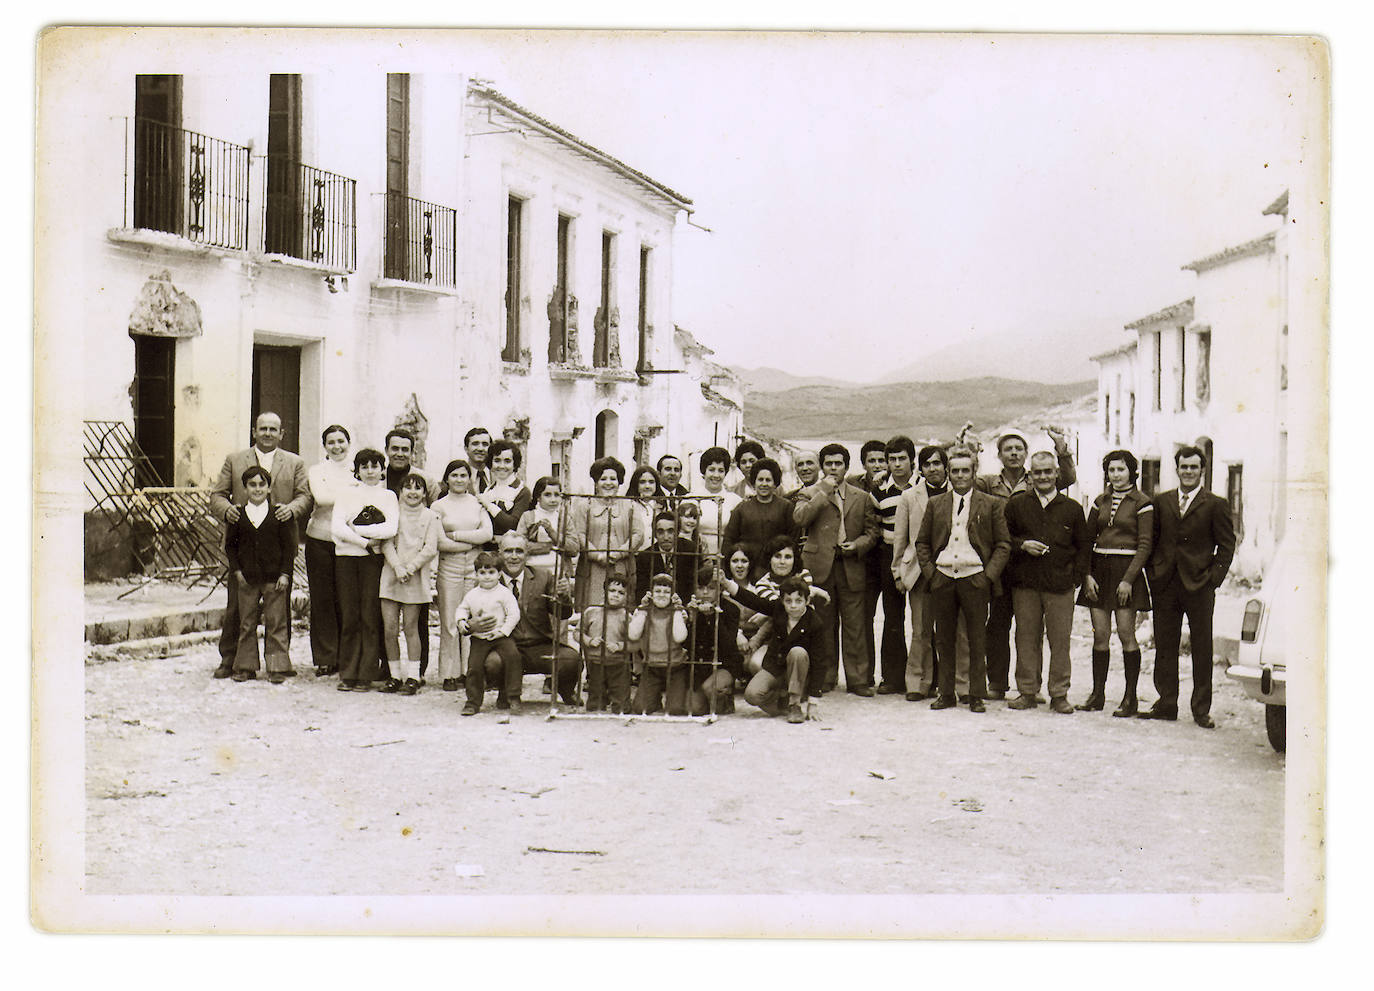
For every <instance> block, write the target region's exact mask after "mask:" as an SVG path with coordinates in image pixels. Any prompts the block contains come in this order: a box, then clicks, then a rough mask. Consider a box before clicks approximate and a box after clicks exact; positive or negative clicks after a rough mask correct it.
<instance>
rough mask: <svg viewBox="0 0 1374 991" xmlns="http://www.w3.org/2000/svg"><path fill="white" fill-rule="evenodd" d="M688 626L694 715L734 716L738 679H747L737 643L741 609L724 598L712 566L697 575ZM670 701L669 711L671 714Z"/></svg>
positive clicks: (706, 567) (701, 570)
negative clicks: (732, 713)
mask: <svg viewBox="0 0 1374 991" xmlns="http://www.w3.org/2000/svg"><path fill="white" fill-rule="evenodd" d="M687 625H688V627H689V628H690V641H689V644H688V649H687V665H688V669H689V676H688V686H689V692H690V707H691V712H692V715H694V716H704V715H706V714H707V713H708V712H710V713H714V714H716V715H723V714H725V713H730V712H734V711H735V679H736V678H744V676H745V671H744V658H743V657H742V656H741V655H740V650H739V644H738V643H737V642H736V638H737V637H738V636H739V606H737V605H735V604H734V603H733V602H731V601H729V600H728V599H722V598H721V596H720V581H719V579H718V577H717V573H716V569H715V568H714V567H713V566H712V565H709V564H707V565H703V566H702V567H701V568H700V569H699V570H698V571H697V573H696V592H695V594H694V595H693V596H692V599H691V601H690V602H688V603H687ZM669 698H670V703H669V706H668V711H669V712H672V710H673V706H672V704H671V696H670V697H669Z"/></svg>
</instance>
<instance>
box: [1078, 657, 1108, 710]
mask: <svg viewBox="0 0 1374 991" xmlns="http://www.w3.org/2000/svg"><path fill="white" fill-rule="evenodd" d="M1111 657H1112V655H1111V652H1110V651H1106V650H1094V651H1093V690H1092V694H1091V695H1089V696H1088V700H1087V701H1086V702H1084V703H1083V704H1082V705H1080V706H1079V707H1078V708H1079V709H1080V710H1081V711H1084V712H1101V711H1102V709H1103V707H1105V706H1106V704H1107V665H1108V664H1110V663H1111Z"/></svg>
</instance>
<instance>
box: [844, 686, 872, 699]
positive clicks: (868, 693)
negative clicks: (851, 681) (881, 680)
mask: <svg viewBox="0 0 1374 991" xmlns="http://www.w3.org/2000/svg"><path fill="white" fill-rule="evenodd" d="M849 694H850V695H857V696H859V698H861V699H871V698H872V697H873V695H874V691H873V689H872V688H871V687H870V686H868V685H860V686H859V687H858V688H851V689H850V690H849Z"/></svg>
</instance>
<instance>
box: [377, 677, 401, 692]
mask: <svg viewBox="0 0 1374 991" xmlns="http://www.w3.org/2000/svg"><path fill="white" fill-rule="evenodd" d="M400 688H401V679H400V678H388V679H387V680H386V684H384V685H382V687H381V688H379V689H377V691H379V692H386V693H387V694H388V695H394V694H396V692H398V691H399V690H400Z"/></svg>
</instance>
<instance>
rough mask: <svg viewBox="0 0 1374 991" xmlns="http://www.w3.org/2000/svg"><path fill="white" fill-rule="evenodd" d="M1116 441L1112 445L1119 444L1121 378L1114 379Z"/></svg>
mask: <svg viewBox="0 0 1374 991" xmlns="http://www.w3.org/2000/svg"><path fill="white" fill-rule="evenodd" d="M1115 436H1116V439H1115V441H1114V443H1117V444H1120V443H1121V376H1120V375H1118V376H1117V377H1116V435H1115Z"/></svg>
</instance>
